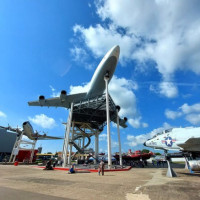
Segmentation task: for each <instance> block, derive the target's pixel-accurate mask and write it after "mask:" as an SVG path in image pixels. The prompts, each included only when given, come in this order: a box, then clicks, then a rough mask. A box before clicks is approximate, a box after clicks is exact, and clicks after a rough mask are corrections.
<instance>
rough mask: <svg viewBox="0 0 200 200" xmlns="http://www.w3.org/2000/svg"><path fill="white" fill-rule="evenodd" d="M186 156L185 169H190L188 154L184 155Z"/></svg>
mask: <svg viewBox="0 0 200 200" xmlns="http://www.w3.org/2000/svg"><path fill="white" fill-rule="evenodd" d="M184 158H185V169H189V163H188V159H187V157H186V156H184Z"/></svg>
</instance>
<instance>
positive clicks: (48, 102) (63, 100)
mask: <svg viewBox="0 0 200 200" xmlns="http://www.w3.org/2000/svg"><path fill="white" fill-rule="evenodd" d="M85 96H86V93H78V94H71V95H62V94H61V95H60V97H54V98H49V99H45V97H44V96H40V97H39V100H38V101H29V102H28V105H29V106H47V107H65V108H70V105H71V103H72V102H79V101H81V100H82V99H84V97H85Z"/></svg>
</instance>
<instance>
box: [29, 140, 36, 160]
mask: <svg viewBox="0 0 200 200" xmlns="http://www.w3.org/2000/svg"><path fill="white" fill-rule="evenodd" d="M36 142H37V140H34V142H33V144H32V152H31V157H30V163H32V162H33V156H34V153H35V145H36Z"/></svg>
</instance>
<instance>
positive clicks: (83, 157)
mask: <svg viewBox="0 0 200 200" xmlns="http://www.w3.org/2000/svg"><path fill="white" fill-rule="evenodd" d="M84 146H85V137H84V136H83V141H82V149H83V154H85V149H84ZM81 160H85V156H84V155H83V156H82V157H81Z"/></svg>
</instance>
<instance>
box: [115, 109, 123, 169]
mask: <svg viewBox="0 0 200 200" xmlns="http://www.w3.org/2000/svg"><path fill="white" fill-rule="evenodd" d="M119 110H120V107H119V106H116V112H117V133H118V142H119V164H120V166H122V152H121V140H120V129H119V115H118V113H119Z"/></svg>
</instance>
